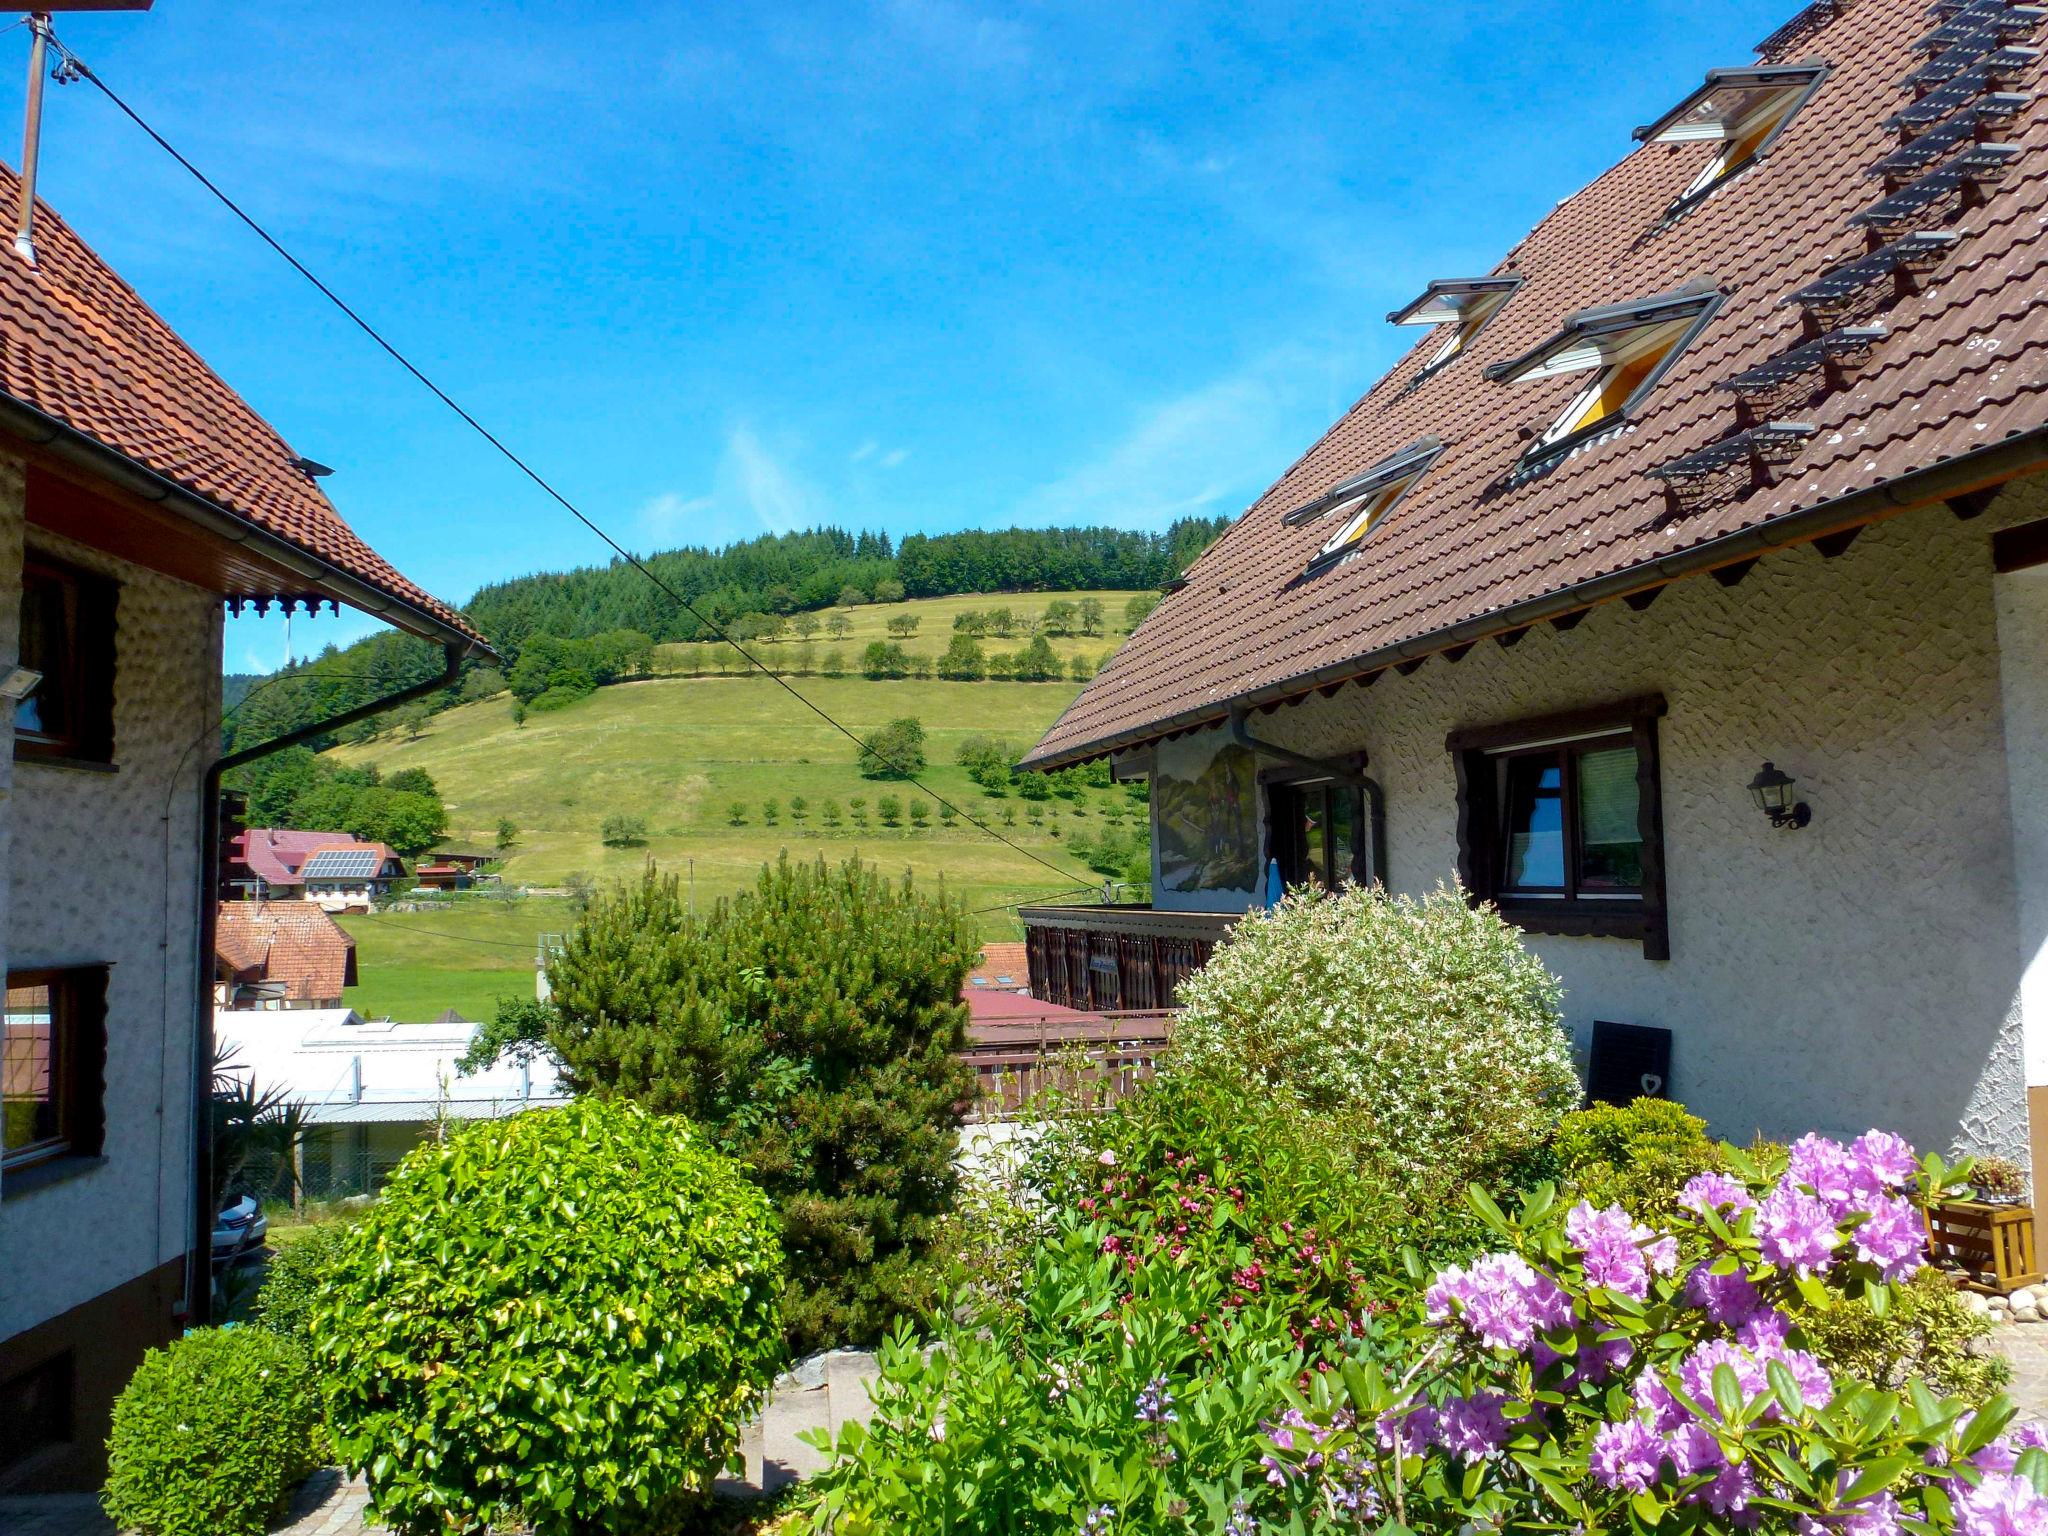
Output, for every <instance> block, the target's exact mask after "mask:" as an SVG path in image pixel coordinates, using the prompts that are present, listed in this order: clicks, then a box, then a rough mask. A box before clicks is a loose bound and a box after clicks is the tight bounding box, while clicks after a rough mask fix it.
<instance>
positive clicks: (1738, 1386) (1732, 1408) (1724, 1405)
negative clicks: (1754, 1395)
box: [1713, 1360, 1742, 1426]
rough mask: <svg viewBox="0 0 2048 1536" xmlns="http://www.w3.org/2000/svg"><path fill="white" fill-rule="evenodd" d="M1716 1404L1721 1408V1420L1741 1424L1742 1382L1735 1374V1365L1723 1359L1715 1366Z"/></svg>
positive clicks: (1731, 1423) (1726, 1422)
mask: <svg viewBox="0 0 2048 1536" xmlns="http://www.w3.org/2000/svg"><path fill="white" fill-rule="evenodd" d="M1713 1386H1714V1406H1715V1407H1716V1408H1717V1409H1719V1410H1720V1414H1721V1422H1722V1423H1724V1424H1727V1425H1731V1426H1733V1425H1739V1424H1740V1423H1741V1422H1742V1383H1741V1381H1740V1380H1739V1379H1737V1377H1736V1375H1735V1367H1734V1366H1732V1365H1730V1364H1728V1362H1727V1361H1725V1360H1724V1361H1722V1362H1721V1363H1720V1364H1719V1365H1717V1366H1715V1367H1714V1375H1713Z"/></svg>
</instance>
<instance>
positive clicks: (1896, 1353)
mask: <svg viewBox="0 0 2048 1536" xmlns="http://www.w3.org/2000/svg"><path fill="white" fill-rule="evenodd" d="M1790 1310H1791V1312H1792V1316H1793V1319H1794V1321H1795V1322H1796V1323H1797V1324H1798V1326H1799V1329H1800V1331H1801V1332H1803V1333H1804V1334H1805V1335H1806V1339H1807V1343H1808V1344H1809V1345H1811V1346H1812V1348H1813V1352H1814V1354H1815V1355H1817V1356H1818V1357H1819V1358H1820V1362H1821V1364H1822V1365H1825V1366H1826V1367H1827V1368H1828V1369H1829V1370H1830V1371H1835V1372H1838V1373H1846V1374H1848V1375H1851V1376H1855V1377H1858V1378H1860V1379H1862V1380H1864V1381H1867V1382H1869V1383H1870V1384H1871V1385H1872V1386H1876V1387H1882V1388H1883V1389H1885V1390H1886V1391H1888V1392H1896V1391H1901V1390H1903V1389H1904V1388H1905V1385H1906V1383H1907V1382H1908V1381H1909V1380H1911V1379H1912V1378H1914V1377H1916V1376H1917V1377H1919V1378H1920V1379H1921V1380H1923V1381H1925V1382H1926V1383H1927V1385H1928V1386H1929V1387H1930V1388H1932V1389H1933V1391H1934V1394H1935V1395H1936V1396H1937V1397H1964V1398H1968V1399H1969V1400H1970V1401H1971V1402H1972V1403H1979V1404H1981V1403H1982V1402H1984V1400H1985V1399H1987V1398H1988V1397H1990V1396H1991V1394H1992V1393H1994V1392H1996V1391H1997V1390H1998V1389H1999V1388H2000V1387H2002V1386H2004V1385H2005V1384H2006V1382H2008V1381H2010V1380H2011V1379H2012V1366H2011V1365H2009V1364H2008V1363H2007V1362H2006V1360H2005V1357H2004V1356H2003V1355H1999V1354H1996V1353H1987V1354H1977V1353H1975V1352H1974V1351H1973V1350H1972V1348H1971V1346H1972V1345H1974V1344H1975V1343H1976V1342H1977V1341H1978V1340H1980V1339H1983V1338H1986V1337H1988V1336H1989V1335H1990V1333H1991V1329H1992V1323H1991V1320H1990V1319H1989V1318H1988V1317H1979V1316H1977V1315H1976V1314H1974V1313H1973V1312H1971V1311H1970V1309H1969V1308H1968V1307H1966V1306H1964V1305H1963V1301H1962V1298H1961V1297H1959V1296H1958V1295H1956V1293H1955V1289H1954V1287H1952V1286H1951V1285H1950V1284H1949V1281H1948V1278H1947V1276H1945V1275H1943V1274H1942V1273H1941V1272H1940V1271H1939V1270H1937V1269H1933V1268H1928V1269H1923V1270H1921V1271H1920V1272H1919V1273H1918V1274H1916V1275H1914V1276H1913V1277H1912V1278H1911V1279H1910V1280H1908V1281H1906V1282H1905V1283H1904V1284H1901V1285H1898V1286H1896V1287H1894V1288H1893V1291H1892V1297H1891V1305H1890V1306H1889V1307H1887V1308H1886V1309H1885V1311H1884V1312H1882V1313H1879V1312H1876V1311H1874V1310H1873V1309H1871V1308H1870V1307H1867V1306H1855V1305H1851V1304H1848V1303H1846V1302H1845V1301H1843V1300H1842V1299H1841V1298H1840V1297H1838V1296H1837V1297H1832V1298H1831V1304H1830V1305H1828V1306H1826V1307H1815V1306H1813V1305H1811V1303H1810V1302H1807V1301H1805V1299H1804V1298H1801V1300H1800V1301H1797V1302H1795V1303H1794V1304H1793V1306H1792V1307H1791V1308H1790Z"/></svg>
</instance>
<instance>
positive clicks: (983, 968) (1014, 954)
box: [966, 943, 1031, 992]
mask: <svg viewBox="0 0 2048 1536" xmlns="http://www.w3.org/2000/svg"><path fill="white" fill-rule="evenodd" d="M1030 986H1031V972H1030V968H1029V966H1028V965H1027V964H1026V962H1025V957H1024V946H1023V945H1022V944H1014V943H1011V944H984V945H982V947H981V960H980V963H978V964H977V965H976V966H975V967H974V969H973V970H971V971H969V972H968V973H967V987H966V990H967V991H969V992H975V991H989V992H1024V991H1027V990H1029V988H1030Z"/></svg>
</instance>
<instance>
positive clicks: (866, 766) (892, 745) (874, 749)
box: [860, 716, 925, 779]
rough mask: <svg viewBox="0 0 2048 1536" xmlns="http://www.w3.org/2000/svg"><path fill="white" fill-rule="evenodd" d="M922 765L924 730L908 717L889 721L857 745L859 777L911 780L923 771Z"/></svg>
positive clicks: (923, 758) (923, 764)
mask: <svg viewBox="0 0 2048 1536" xmlns="http://www.w3.org/2000/svg"><path fill="white" fill-rule="evenodd" d="M924 766H925V755H924V727H923V726H922V725H920V724H918V722H917V721H916V720H915V719H912V718H910V717H908V716H906V717H905V718H903V719H901V720H891V721H890V722H889V723H888V724H887V725H885V726H883V727H882V728H881V729H880V730H878V731H875V732H873V733H871V734H870V735H868V736H867V737H865V738H864V739H863V740H862V742H861V745H860V771H861V776H862V777H863V778H869V779H908V778H914V777H916V776H917V775H918V774H920V773H923V772H924Z"/></svg>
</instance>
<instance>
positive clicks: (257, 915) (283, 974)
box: [213, 901, 356, 1003]
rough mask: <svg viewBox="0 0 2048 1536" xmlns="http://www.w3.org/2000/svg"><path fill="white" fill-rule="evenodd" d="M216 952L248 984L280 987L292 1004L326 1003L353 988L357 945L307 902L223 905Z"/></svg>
mask: <svg viewBox="0 0 2048 1536" xmlns="http://www.w3.org/2000/svg"><path fill="white" fill-rule="evenodd" d="M213 947H214V952H215V953H216V954H217V955H219V957H220V958H221V959H222V960H223V961H225V962H226V963H227V965H228V966H229V967H230V968H231V969H233V970H234V971H235V973H236V974H237V976H238V977H239V978H241V979H246V980H262V981H272V982H282V983H283V984H284V989H285V991H284V995H285V997H286V998H287V999H288V1000H290V1001H292V1002H310V1003H318V1002H328V1001H332V1000H333V999H336V998H339V997H340V996H341V989H342V988H343V987H344V986H353V985H354V984H355V979H356V977H355V969H356V941H355V940H354V939H352V938H350V937H349V936H348V934H347V933H345V932H343V931H342V928H341V925H340V924H338V923H336V922H335V921H334V919H333V918H331V917H329V916H328V915H327V914H326V913H325V912H323V911H321V910H320V909H319V908H318V907H316V906H314V905H312V904H311V903H310V902H304V901H224V902H222V903H221V904H220V916H219V919H218V922H217V923H216V926H215V929H214V942H213Z"/></svg>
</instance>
